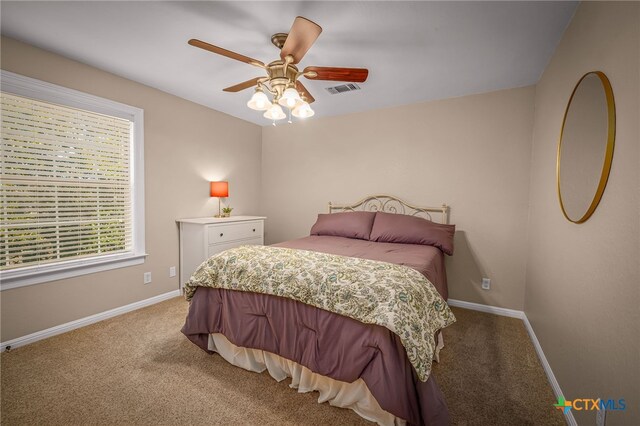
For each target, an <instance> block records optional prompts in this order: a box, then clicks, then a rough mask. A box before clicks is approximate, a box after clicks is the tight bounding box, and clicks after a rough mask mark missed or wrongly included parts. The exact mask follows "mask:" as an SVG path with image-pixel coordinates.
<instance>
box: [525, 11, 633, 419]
mask: <svg viewBox="0 0 640 426" xmlns="http://www.w3.org/2000/svg"><path fill="white" fill-rule="evenodd" d="M639 23H640V4H639V3H624V4H621V3H614V2H606V3H598V2H583V3H582V4H581V5H580V7H579V8H578V10H577V12H576V15H575V17H574V19H573V21H572V23H571V24H570V26H569V28H568V29H567V31H566V33H565V35H564V38H563V39H562V41H561V43H560V45H559V46H558V48H557V50H556V52H555V55H554V56H553V58H552V60H551V62H550V64H549V66H548V68H547V69H546V71H545V72H544V75H543V76H542V79H541V80H540V82H539V84H538V86H537V89H536V97H535V124H534V143H533V153H532V166H531V171H532V173H531V189H530V193H531V198H530V200H531V201H530V203H531V212H530V218H531V219H530V224H529V241H530V242H529V255H528V264H527V287H526V295H525V312H526V314H527V317H528V318H529V320H530V321H531V323H532V325H533V328H534V330H535V333H536V335H537V337H538V339H539V340H540V343H541V344H542V348H543V350H544V352H545V354H546V356H547V359H548V360H549V363H550V364H551V367H552V368H553V371H554V373H555V375H556V377H557V379H558V381H559V383H560V386H561V388H562V390H563V392H564V394H565V397H566V398H567V399H573V398H590V397H594V398H597V397H604V398H615V399H618V398H625V399H626V401H627V407H628V408H627V412H625V413H613V412H611V413H608V415H607V425H616V424H620V425H622V424H624V425H632V424H633V425H637V424H640V416H639V414H638V406H639V405H640V401H639V398H640V388H639V384H640V364H639V363H640V349H639V345H640V297H639V292H640V272H639V267H640V266H639V265H640V240H639V238H640V237H639V236H640V223H639V219H640V210H639V202H640V199H639V192H640V191H639V183H640V180H639V179H640V176H639V173H638V169H639V168H640V161H639V160H640V157H639V154H640V150H639V145H640V142H639V140H640V132H639V129H638V122H639V121H640V109H639V107H638V102H639V98H640V84H639V76H640V68H639V64H638V61H639V53H640V43H639V38H640V32H639V28H640V24H639ZM592 70H601V71H603V72H604V73H605V74H607V76H608V77H609V79H610V80H611V85H612V87H613V92H614V96H615V102H616V115H617V128H616V130H617V134H616V146H615V153H614V157H613V167H612V169H611V175H610V178H609V183H608V185H607V189H606V191H605V193H604V197H603V198H602V201H601V203H600V206H599V207H598V209H597V210H596V212H595V213H594V215H593V216H592V217H591V219H589V220H588V221H587V222H586V223H584V224H581V225H575V224H572V223H570V222H568V221H566V220H565V219H564V217H563V216H562V213H561V211H560V207H559V205H558V199H557V195H556V190H555V164H556V147H557V143H558V135H559V134H560V127H561V124H562V117H563V114H564V109H565V106H566V103H567V101H568V99H569V96H570V95H571V91H572V90H573V87H574V85H575V84H576V82H577V81H578V79H579V78H580V77H581V76H582V75H583V74H584V73H586V72H588V71H592ZM574 414H575V416H576V418H577V420H578V423H580V424H595V419H594V417H595V414H594V413H593V412H579V411H575V410H574Z"/></svg>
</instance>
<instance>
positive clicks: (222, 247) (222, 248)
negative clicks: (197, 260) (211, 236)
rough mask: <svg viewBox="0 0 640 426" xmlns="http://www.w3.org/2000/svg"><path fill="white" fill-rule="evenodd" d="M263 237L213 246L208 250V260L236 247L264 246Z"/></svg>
mask: <svg viewBox="0 0 640 426" xmlns="http://www.w3.org/2000/svg"><path fill="white" fill-rule="evenodd" d="M262 244H263V243H262V237H258V238H253V239H250V240H244V241H241V242H233V243H222V244H211V245H210V246H209V247H208V249H207V259H208V258H210V257H211V256H213V255H214V254H218V253H220V252H223V251H225V250H229V249H231V248H234V247H240V246H245V245H246V246H260V245H262Z"/></svg>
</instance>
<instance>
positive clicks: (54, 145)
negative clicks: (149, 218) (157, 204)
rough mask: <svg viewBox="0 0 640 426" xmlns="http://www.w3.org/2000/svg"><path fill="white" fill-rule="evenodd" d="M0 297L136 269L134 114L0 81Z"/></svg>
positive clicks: (67, 93)
mask: <svg viewBox="0 0 640 426" xmlns="http://www.w3.org/2000/svg"><path fill="white" fill-rule="evenodd" d="M0 97H1V106H2V111H1V112H2V115H1V118H0V121H1V123H2V127H1V128H2V144H1V154H2V159H1V163H0V167H1V169H0V173H1V181H0V201H1V203H2V212H1V215H2V218H1V224H2V225H1V227H0V232H1V234H2V240H1V241H0V243H1V244H2V245H1V247H0V279H1V280H2V284H1V285H2V289H3V290H4V289H7V288H13V287H18V286H22V285H29V284H35V283H39V282H44V281H50V280H54V279H60V278H67V277H71V276H76V275H81V274H85V273H90V272H96V271H102V270H106V269H112V268H117V267H123V266H129V265H133V264H138V263H142V262H143V261H144V256H145V254H144V223H143V219H144V212H143V196H142V194H143V182H142V178H143V173H142V164H143V163H142V146H143V141H142V129H143V127H142V119H143V118H142V110H140V109H138V108H134V107H130V106H128V105H123V104H119V103H116V102H113V101H110V100H106V99H102V98H98V97H95V96H91V95H87V94H84V93H80V92H77V91H74V90H70V89H66V88H63V87H60V86H55V85H51V84H48V83H44V82H41V81H38V80H33V79H30V78H26V77H22V76H19V75H17V74H12V73H7V72H5V71H2V90H1V93H0Z"/></svg>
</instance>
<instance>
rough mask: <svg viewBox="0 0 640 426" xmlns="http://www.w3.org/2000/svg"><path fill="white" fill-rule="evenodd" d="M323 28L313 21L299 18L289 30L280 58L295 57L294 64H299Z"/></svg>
mask: <svg viewBox="0 0 640 426" xmlns="http://www.w3.org/2000/svg"><path fill="white" fill-rule="evenodd" d="M321 32H322V27H321V26H320V25H318V24H316V23H315V22H313V21H310V20H308V19H307V18H303V17H302V16H298V17H297V18H296V19H295V20H294V21H293V25H292V26H291V30H289V35H288V36H287V40H286V41H285V42H284V46H282V50H280V58H282V59H283V60H284V58H285V57H286V56H287V55H291V56H293V63H294V64H297V63H298V62H300V61H301V60H302V57H303V56H304V55H305V53H307V50H309V48H310V47H311V45H313V43H314V42H315V41H316V39H317V38H318V36H319V35H320V33H321Z"/></svg>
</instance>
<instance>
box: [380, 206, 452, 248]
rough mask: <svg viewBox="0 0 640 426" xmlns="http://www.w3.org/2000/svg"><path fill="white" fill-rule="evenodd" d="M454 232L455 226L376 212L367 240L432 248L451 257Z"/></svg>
mask: <svg viewBox="0 0 640 426" xmlns="http://www.w3.org/2000/svg"><path fill="white" fill-rule="evenodd" d="M455 232H456V226H455V225H445V224H442V223H435V222H431V221H430V220H427V219H423V218H421V217H417V216H408V215H405V214H395V213H383V212H378V213H377V214H376V218H375V220H374V221H373V228H372V229H371V235H370V236H369V240H371V241H378V242H383V243H402V244H422V245H427V246H434V247H438V248H439V249H440V250H442V251H443V252H444V253H446V254H448V255H452V254H453V234H454V233H455Z"/></svg>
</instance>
